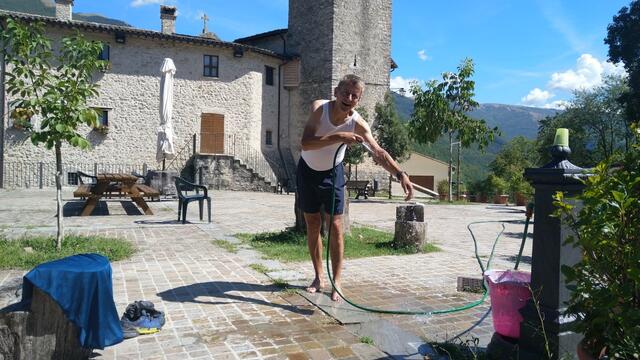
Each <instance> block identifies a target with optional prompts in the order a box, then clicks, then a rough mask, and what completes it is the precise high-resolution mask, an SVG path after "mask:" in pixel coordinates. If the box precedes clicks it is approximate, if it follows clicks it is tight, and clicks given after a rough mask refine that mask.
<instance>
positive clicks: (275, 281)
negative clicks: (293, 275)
mask: <svg viewBox="0 0 640 360" xmlns="http://www.w3.org/2000/svg"><path fill="white" fill-rule="evenodd" d="M272 284H273V286H275V287H278V288H280V289H288V288H289V283H288V282H287V281H286V280H282V279H273V281H272Z"/></svg>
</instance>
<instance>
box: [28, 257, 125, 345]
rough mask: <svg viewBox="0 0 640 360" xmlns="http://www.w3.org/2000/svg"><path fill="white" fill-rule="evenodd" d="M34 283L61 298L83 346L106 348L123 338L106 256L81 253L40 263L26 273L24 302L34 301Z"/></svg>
mask: <svg viewBox="0 0 640 360" xmlns="http://www.w3.org/2000/svg"><path fill="white" fill-rule="evenodd" d="M34 286H36V287H38V288H39V289H40V290H42V291H43V292H45V293H47V294H48V295H49V296H50V297H51V298H52V299H53V300H54V301H55V302H57V303H58V305H60V308H62V310H63V311H64V313H65V315H66V316H67V318H68V319H69V320H70V321H72V322H73V323H74V324H75V325H76V326H77V327H78V330H79V334H78V335H79V340H80V344H81V345H82V347H84V348H87V349H104V348H105V347H106V346H110V345H114V344H117V343H119V342H121V341H122V339H123V335H122V328H121V327H120V321H119V319H118V311H117V310H116V305H115V303H114V302H113V289H112V284H111V265H110V264H109V259H107V258H106V257H104V256H102V255H98V254H80V255H73V256H69V257H66V258H64V259H60V260H55V261H51V262H48V263H44V264H40V265H38V266H36V267H35V268H33V270H31V271H29V273H27V274H26V275H25V276H24V282H23V285H22V289H23V290H22V303H23V304H30V302H31V297H32V296H33V287H34ZM29 308H30V306H29Z"/></svg>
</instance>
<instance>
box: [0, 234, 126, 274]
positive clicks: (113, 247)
mask: <svg viewBox="0 0 640 360" xmlns="http://www.w3.org/2000/svg"><path fill="white" fill-rule="evenodd" d="M27 247H29V248H31V249H32V250H33V251H32V252H27V251H25V250H24V248H27ZM134 252H135V248H134V247H133V245H132V244H131V243H130V242H128V241H126V240H122V239H115V238H106V237H102V236H79V235H67V236H65V237H64V239H63V240H62V249H61V250H60V251H58V250H56V243H55V238H54V237H47V236H34V237H25V238H21V239H16V240H7V239H6V238H4V237H0V268H1V269H31V268H33V267H34V266H36V265H38V264H41V263H44V262H48V261H51V260H56V259H61V258H63V257H67V256H70V255H75V254H83V253H97V254H100V255H104V256H106V257H107V258H109V261H117V260H122V259H126V258H128V257H130V256H131V255H132V254H133V253H134Z"/></svg>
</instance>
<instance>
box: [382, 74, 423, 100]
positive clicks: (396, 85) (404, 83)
mask: <svg viewBox="0 0 640 360" xmlns="http://www.w3.org/2000/svg"><path fill="white" fill-rule="evenodd" d="M414 82H418V83H419V81H418V79H405V78H403V77H402V76H396V77H393V78H391V81H390V83H389V87H390V88H391V90H392V91H394V92H397V93H399V92H400V89H404V92H405V94H404V96H406V97H411V93H410V92H409V88H411V84H412V83H414Z"/></svg>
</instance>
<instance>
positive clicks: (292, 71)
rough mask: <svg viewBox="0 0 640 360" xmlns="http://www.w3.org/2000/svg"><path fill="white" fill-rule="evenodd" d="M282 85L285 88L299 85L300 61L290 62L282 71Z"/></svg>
mask: <svg viewBox="0 0 640 360" xmlns="http://www.w3.org/2000/svg"><path fill="white" fill-rule="evenodd" d="M282 84H283V86H284V87H285V88H292V87H298V86H299V85H300V60H291V61H289V62H288V63H286V64H284V66H283V69H282Z"/></svg>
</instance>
